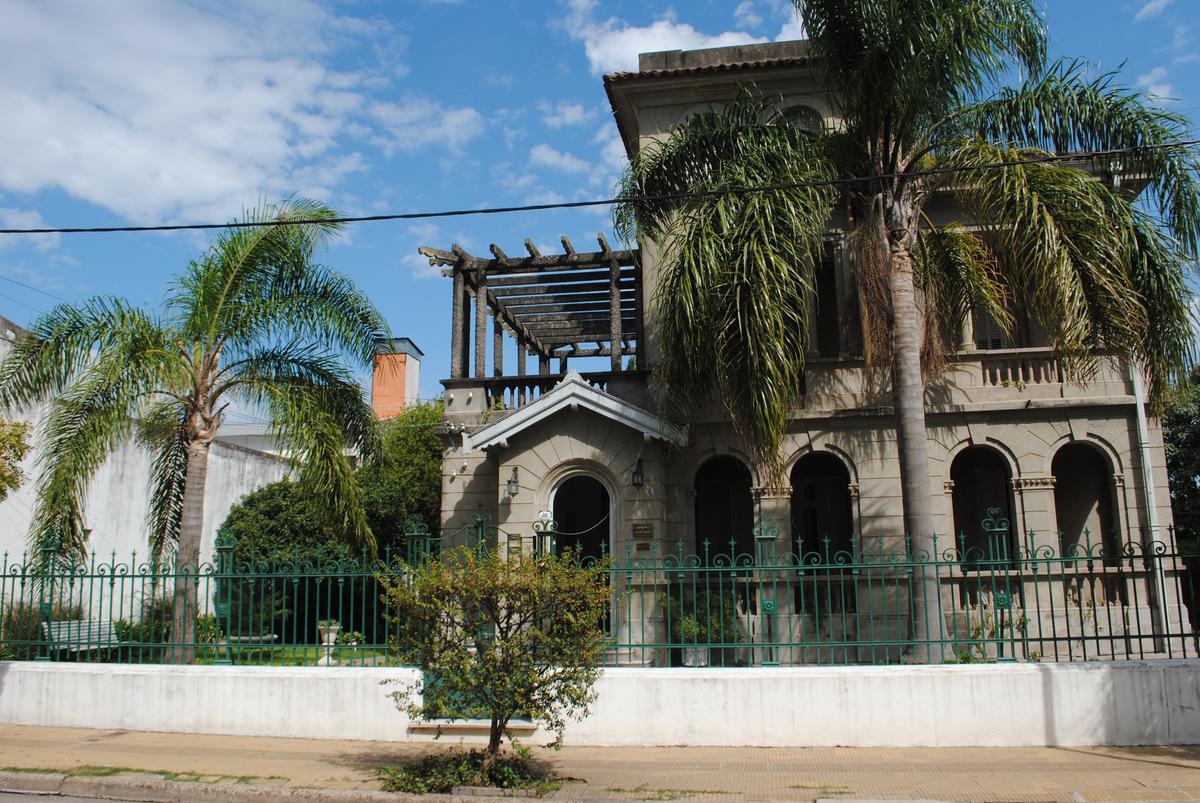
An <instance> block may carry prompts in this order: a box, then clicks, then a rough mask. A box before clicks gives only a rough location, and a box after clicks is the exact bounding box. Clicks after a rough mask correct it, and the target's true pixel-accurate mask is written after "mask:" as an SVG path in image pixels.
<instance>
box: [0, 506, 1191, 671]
mask: <svg viewBox="0 0 1200 803" xmlns="http://www.w3.org/2000/svg"><path fill="white" fill-rule="evenodd" d="M542 529H544V530H545V529H546V528H542ZM755 536H756V537H755V548H754V554H742V553H739V552H737V551H736V549H735V547H734V546H733V545H732V544H731V545H729V546H728V548H724V549H722V548H719V547H718V546H717V545H715V544H709V543H702V544H700V545H699V547H698V549H697V550H695V551H693V550H692V549H690V548H689V546H688V545H687V544H685V543H684V542H676V543H675V544H674V545H672V546H671V547H670V548H667V547H665V546H655V545H654V544H650V545H647V547H648V548H646V549H644V550H641V549H634V548H632V547H631V548H630V549H629V550H627V551H625V550H622V551H621V552H620V553H619V554H617V555H615V556H602V557H603V559H604V560H607V561H609V562H610V567H611V573H610V575H609V576H610V584H611V587H612V592H613V597H612V599H613V602H612V607H611V611H610V614H609V616H608V617H606V621H605V626H606V627H608V628H610V630H611V633H612V637H613V643H612V646H611V649H610V650H609V651H608V656H607V663H609V664H611V665H642V666H675V665H708V666H737V665H744V666H757V665H781V664H789V665H790V664H880V663H897V662H909V661H929V662H934V663H941V662H972V661H1006V660H1020V661H1088V660H1123V659H1145V658H1159V657H1175V658H1177V657H1195V656H1196V654H1197V639H1198V637H1200V633H1198V631H1197V627H1196V622H1197V621H1198V618H1200V617H1198V615H1197V609H1196V605H1197V604H1198V602H1200V586H1198V585H1197V578H1198V576H1200V554H1190V553H1189V554H1184V553H1181V552H1179V551H1178V550H1176V549H1174V548H1173V547H1172V546H1171V545H1172V544H1173V543H1174V541H1173V539H1172V538H1167V539H1165V542H1163V543H1159V542H1152V543H1151V542H1146V543H1147V544H1148V545H1147V546H1145V547H1142V546H1140V545H1136V544H1135V545H1130V546H1127V547H1126V548H1124V549H1123V550H1121V551H1120V552H1119V553H1117V554H1105V553H1104V550H1103V548H1102V547H1101V546H1100V545H1093V544H1092V543H1091V542H1090V539H1089V538H1088V537H1087V535H1086V534H1085V535H1084V538H1082V539H1081V540H1080V542H1079V544H1078V545H1076V546H1072V547H1070V548H1068V549H1067V550H1065V551H1060V550H1059V549H1058V544H1059V543H1060V540H1059V538H1058V536H1057V535H1051V536H1049V537H1037V536H1035V535H1034V534H1032V533H1030V534H1027V535H1026V536H1024V538H1023V539H1022V540H1021V543H1020V544H1019V545H1013V544H1007V545H1006V546H1005V547H1004V548H1003V549H998V550H989V553H988V554H985V553H984V552H983V551H981V550H980V549H977V548H967V543H966V540H965V539H956V540H955V542H954V543H950V542H949V539H945V538H942V539H936V540H935V549H934V551H933V552H932V553H931V554H923V553H921V552H919V551H914V549H913V548H912V545H911V543H909V542H908V541H907V540H906V539H904V538H888V537H871V538H866V539H861V540H860V539H857V538H849V539H847V540H844V541H843V542H842V543H841V546H838V545H836V544H835V543H834V542H833V541H832V540H830V539H825V540H824V541H823V542H822V543H821V544H820V545H819V546H818V548H817V549H816V550H812V551H802V552H796V551H790V550H785V549H780V548H779V547H780V546H781V545H783V544H786V543H788V542H789V541H790V538H787V537H786V536H784V537H781V536H780V534H779V531H778V530H777V528H775V527H773V526H770V525H767V524H760V525H759V526H758V527H757V528H756V529H755ZM450 544H455V545H457V544H474V545H476V546H477V547H478V548H481V549H495V548H502V549H509V550H513V549H554V533H553V530H552V528H551V529H549V530H546V531H544V532H539V533H536V534H535V535H534V536H528V535H526V536H521V535H515V534H509V533H504V532H501V531H499V530H497V529H496V528H495V527H492V526H490V525H489V524H488V523H487V522H486V521H485V520H483V519H478V520H476V522H474V523H473V524H471V525H469V526H468V527H466V528H463V529H462V530H460V531H457V532H455V533H449V534H443V535H442V536H441V537H440V538H435V537H432V536H429V535H428V534H425V533H421V532H413V533H412V537H411V538H410V539H409V542H408V544H407V548H406V550H405V553H406V554H405V555H404V556H403V559H399V558H397V559H391V558H390V557H389V556H387V555H385V556H384V557H383V558H381V559H370V558H368V557H366V556H361V557H358V558H342V559H338V560H330V561H323V562H317V563H312V562H304V561H295V562H279V561H274V562H270V563H256V564H247V563H239V562H237V561H234V560H233V557H232V555H233V553H232V547H231V545H229V544H228V543H223V544H222V545H221V546H220V547H219V549H218V555H217V559H216V560H215V561H214V562H212V563H209V564H204V565H202V566H200V567H199V569H198V570H196V571H183V572H176V571H175V570H174V568H173V567H171V566H169V565H158V566H155V565H153V564H144V563H139V562H138V561H137V560H136V556H134V557H132V558H131V559H130V560H129V561H125V562H118V561H116V560H108V561H98V560H91V561H88V562H87V563H85V564H79V565H72V566H67V567H60V568H55V569H50V570H43V569H41V568H40V566H41V565H44V562H43V561H38V560H33V561H30V562H26V561H24V560H13V561H10V560H9V559H8V558H7V556H6V557H5V558H4V559H3V562H2V566H0V569H2V571H0V657H3V658H5V659H8V660H43V661H67V660H88V661H111V662H132V663H159V662H170V661H174V660H187V658H181V657H180V653H179V652H178V650H181V649H182V650H184V651H185V652H187V653H188V654H189V656H188V657H190V658H191V659H192V660H194V661H196V662H198V663H210V664H227V663H234V664H265V665H272V664H273V665H298V666H299V665H310V666H330V665H342V666H365V665H386V664H394V663H395V662H396V657H395V656H396V651H395V644H394V633H393V631H392V625H391V624H390V622H389V617H388V613H389V612H388V611H387V610H386V608H385V606H384V603H383V601H382V588H383V586H382V583H383V582H384V580H383V578H384V577H385V576H390V577H392V578H393V579H395V578H403V577H404V575H405V570H406V567H407V566H409V565H411V564H412V563H414V562H418V561H421V560H426V559H428V558H429V557H431V556H432V555H434V554H436V553H437V552H438V551H439V549H441V548H442V547H443V546H445V545H450ZM594 559H595V557H594V556H593V558H589V560H594ZM1189 568H1190V571H1188V569H1189ZM930 589H935V590H933V591H931V590H930ZM180 592H182V593H183V594H184V595H185V596H186V595H191V596H192V598H193V599H194V600H196V601H197V613H196V618H195V620H194V621H193V623H192V624H193V627H194V634H193V636H192V637H191V638H190V639H189V640H188V641H187V642H186V643H184V644H182V646H180V645H172V643H171V642H172V638H171V635H172V630H173V629H174V628H175V627H176V626H178V622H177V619H176V617H175V616H174V615H173V613H174V604H175V602H174V600H175V599H176V598H177V594H179V593H180ZM914 623H922V624H924V628H923V630H924V632H925V633H927V634H928V635H927V636H926V637H925V638H923V639H922V638H918V637H917V636H916V635H915V633H917V632H920V629H914Z"/></svg>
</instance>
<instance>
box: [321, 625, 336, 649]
mask: <svg viewBox="0 0 1200 803" xmlns="http://www.w3.org/2000/svg"><path fill="white" fill-rule="evenodd" d="M317 632H318V633H320V634H321V643H322V644H324V645H326V646H328V647H332V646H333V645H334V644H336V643H337V637H338V633H341V632H342V626H341V625H318V626H317Z"/></svg>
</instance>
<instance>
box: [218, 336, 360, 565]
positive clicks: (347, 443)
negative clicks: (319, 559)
mask: <svg viewBox="0 0 1200 803" xmlns="http://www.w3.org/2000/svg"><path fill="white" fill-rule="evenodd" d="M228 377H229V378H228V380H227V384H226V385H225V390H224V392H226V393H231V394H235V395H237V396H239V397H241V398H242V399H243V400H245V401H248V402H249V403H251V404H253V405H255V406H257V407H258V408H259V409H262V410H263V411H264V412H265V413H266V414H267V415H268V416H269V417H270V420H271V431H272V433H273V435H274V436H275V437H276V439H277V440H278V441H279V443H280V444H281V445H282V446H283V447H284V448H285V449H286V450H287V451H288V453H289V454H290V455H291V456H292V459H293V461H294V462H295V463H296V465H297V466H298V467H299V470H300V480H301V482H303V483H305V484H306V485H308V486H309V487H310V488H312V489H313V490H314V491H315V492H316V493H317V494H318V495H319V497H320V498H323V499H328V500H329V501H330V513H331V518H332V520H333V521H332V523H333V524H334V525H336V526H337V527H338V528H339V529H341V530H342V531H344V532H346V533H347V535H348V537H350V538H351V539H352V540H353V541H355V542H356V543H358V544H360V545H363V546H366V547H368V548H370V549H372V550H373V549H374V548H375V539H374V536H373V535H372V533H371V530H370V527H369V525H368V524H367V520H366V514H365V511H364V510H363V506H362V495H361V492H360V490H359V488H358V484H357V482H356V480H355V478H354V472H353V469H352V467H351V465H350V461H349V460H348V459H347V457H346V451H347V449H355V450H356V451H357V452H358V455H359V458H360V460H363V461H370V460H371V459H373V457H374V455H375V454H376V452H377V451H378V448H379V429H378V422H377V421H376V420H375V416H374V414H373V413H372V411H371V407H370V405H369V404H367V403H366V401H365V400H364V399H363V397H362V391H361V389H360V388H359V386H358V384H357V383H355V382H354V381H353V379H352V378H351V377H350V375H349V374H348V372H346V370H345V369H344V367H342V366H341V365H340V363H338V362H337V360H336V359H335V358H334V357H332V356H331V355H328V354H322V353H320V352H319V351H317V350H315V349H314V348H310V349H302V348H298V347H295V346H293V347H289V348H283V349H264V350H263V351H262V352H260V353H259V354H258V355H255V356H254V357H253V358H246V359H245V360H243V361H241V362H240V363H239V364H238V365H237V367H236V370H233V371H231V372H230V373H229V375H228Z"/></svg>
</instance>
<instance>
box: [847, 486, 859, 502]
mask: <svg viewBox="0 0 1200 803" xmlns="http://www.w3.org/2000/svg"><path fill="white" fill-rule="evenodd" d="M846 490H847V491H849V492H850V498H851V499H857V498H858V483H857V482H852V483H850V484H849V485H847V486H846Z"/></svg>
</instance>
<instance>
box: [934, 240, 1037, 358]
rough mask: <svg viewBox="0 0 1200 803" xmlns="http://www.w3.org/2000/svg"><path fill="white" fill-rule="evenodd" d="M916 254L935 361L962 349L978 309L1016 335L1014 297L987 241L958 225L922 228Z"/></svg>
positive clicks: (1002, 328)
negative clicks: (961, 340)
mask: <svg viewBox="0 0 1200 803" xmlns="http://www.w3.org/2000/svg"><path fill="white" fill-rule="evenodd" d="M916 256H917V281H918V286H919V287H920V288H921V291H922V292H923V293H924V295H925V305H926V309H927V310H928V318H929V320H930V322H931V324H932V326H933V330H934V331H933V332H931V334H932V335H933V336H932V337H927V338H926V345H927V347H929V348H931V349H933V354H932V355H931V356H930V357H929V358H927V359H929V361H930V362H936V354H937V350H938V348H939V347H941V348H947V349H950V350H953V349H957V348H958V345H959V338H960V336H961V333H962V331H963V329H964V327H965V325H966V322H967V319H968V317H969V316H970V315H971V314H972V312H974V311H979V312H983V313H985V314H987V316H988V317H990V318H991V320H993V321H994V322H995V323H996V325H997V326H998V327H999V328H1000V330H1001V331H1002V332H1004V333H1005V334H1006V335H1011V334H1012V332H1013V328H1014V323H1015V322H1014V320H1013V314H1012V311H1011V309H1012V301H1011V297H1010V293H1009V292H1008V288H1007V286H1006V284H1005V282H1004V279H1003V277H1002V276H1001V275H1000V270H999V265H998V264H997V260H996V256H995V254H993V253H992V251H991V249H990V248H988V246H987V243H986V242H985V241H984V238H983V237H981V236H980V235H979V234H977V233H975V232H969V231H966V230H965V229H964V228H963V227H962V226H960V225H957V224H951V225H947V226H940V227H938V226H931V227H928V228H925V229H922V230H921V238H920V244H919V248H918V249H917V252H916Z"/></svg>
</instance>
